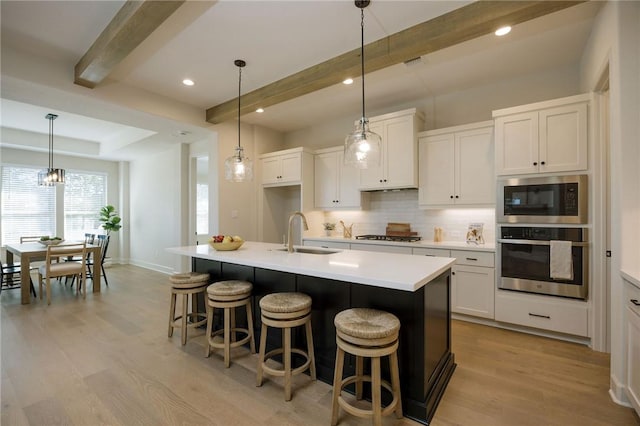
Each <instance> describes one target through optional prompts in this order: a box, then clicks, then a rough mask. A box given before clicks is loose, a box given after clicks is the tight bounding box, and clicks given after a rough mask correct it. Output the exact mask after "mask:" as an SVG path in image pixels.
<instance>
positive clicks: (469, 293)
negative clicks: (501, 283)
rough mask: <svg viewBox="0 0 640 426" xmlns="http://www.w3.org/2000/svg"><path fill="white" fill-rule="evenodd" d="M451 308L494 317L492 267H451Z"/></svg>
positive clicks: (474, 314)
mask: <svg viewBox="0 0 640 426" xmlns="http://www.w3.org/2000/svg"><path fill="white" fill-rule="evenodd" d="M451 272H452V279H451V310H452V311H453V312H457V313H461V314H466V315H473V316H476V317H482V318H490V319H493V317H494V281H495V280H494V278H495V270H494V268H481V267H477V266H454V267H453V268H451Z"/></svg>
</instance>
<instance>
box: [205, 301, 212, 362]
mask: <svg viewBox="0 0 640 426" xmlns="http://www.w3.org/2000/svg"><path fill="white" fill-rule="evenodd" d="M206 306H207V335H206V336H205V340H206V341H205V344H206V345H207V350H206V351H205V356H206V357H207V358H209V356H211V345H210V344H209V338H210V337H211V333H212V331H213V306H209V303H207V304H206Z"/></svg>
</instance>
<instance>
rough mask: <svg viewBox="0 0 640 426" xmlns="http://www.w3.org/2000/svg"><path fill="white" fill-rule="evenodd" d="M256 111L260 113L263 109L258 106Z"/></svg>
mask: <svg viewBox="0 0 640 426" xmlns="http://www.w3.org/2000/svg"><path fill="white" fill-rule="evenodd" d="M256 112H258V113H262V112H264V109H263V108H258V109H257V110H256Z"/></svg>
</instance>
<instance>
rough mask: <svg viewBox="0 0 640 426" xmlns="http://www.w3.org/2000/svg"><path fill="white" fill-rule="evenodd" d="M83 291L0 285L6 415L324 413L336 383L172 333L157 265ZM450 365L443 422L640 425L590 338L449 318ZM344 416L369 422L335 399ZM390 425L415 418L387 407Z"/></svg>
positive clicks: (124, 271)
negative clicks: (24, 294)
mask: <svg viewBox="0 0 640 426" xmlns="http://www.w3.org/2000/svg"><path fill="white" fill-rule="evenodd" d="M107 274H108V277H109V284H110V287H108V288H106V287H103V292H102V293H100V294H98V295H94V294H92V293H87V298H86V300H82V299H81V298H78V297H77V296H75V294H74V292H73V291H72V290H71V289H69V288H68V287H67V288H65V287H64V286H63V285H59V284H57V283H55V284H54V285H53V286H52V288H53V291H52V301H51V305H50V306H47V305H46V303H43V302H41V301H40V300H38V301H36V302H35V303H32V304H31V305H28V306H22V305H20V293H19V291H18V290H11V291H4V292H2V300H1V317H0V321H1V334H2V337H1V345H2V348H1V357H2V358H1V359H0V364H1V367H2V382H1V387H0V393H1V396H0V398H1V403H2V405H1V407H2V415H1V418H0V421H1V424H2V425H3V426H4V425H7V426H8V425H34V426H35V425H54V424H61V425H62V424H66V425H82V426H85V425H170V424H182V425H225V426H226V425H273V426H276V425H277V426H280V425H328V424H329V422H330V418H331V412H330V404H331V389H330V386H329V385H327V384H325V383H322V382H314V383H312V382H310V380H309V378H308V376H306V375H303V376H296V377H294V388H293V389H294V394H293V400H292V401H291V402H285V401H284V397H283V390H282V387H281V381H280V380H279V379H274V378H268V379H267V380H266V381H265V384H264V385H263V386H262V387H261V388H257V387H256V386H255V364H256V360H257V358H256V356H255V355H249V354H248V351H247V350H244V349H242V348H240V349H237V350H235V351H234V352H233V360H232V365H231V368H229V369H225V368H224V362H223V359H222V356H221V355H220V354H219V353H214V354H212V356H211V357H210V358H205V357H204V353H205V350H204V332H203V331H202V330H194V331H193V330H190V332H191V333H192V334H190V338H189V340H188V343H187V345H186V346H184V347H182V346H180V332H179V330H177V331H176V332H174V336H173V338H172V339H169V338H167V319H168V310H169V284H168V280H167V277H166V276H165V275H162V274H159V273H156V272H153V271H148V270H145V269H142V268H138V267H134V266H120V265H116V266H114V267H111V268H109V269H107ZM453 350H454V353H455V355H456V362H457V363H458V368H457V369H456V371H455V373H454V375H453V378H452V380H451V382H450V384H449V387H448V388H447V391H446V393H445V395H444V398H443V400H442V402H441V403H440V407H439V408H438V411H437V413H436V416H435V418H434V420H433V422H432V424H433V425H435V426H448V425H474V426H477V425H492V426H493V425H509V426H512V425H640V421H638V418H637V417H636V416H635V414H634V413H633V412H632V410H631V409H628V408H624V407H620V406H618V405H616V404H614V403H613V402H611V400H610V398H609V396H608V394H607V390H608V384H609V368H608V365H609V357H608V356H607V355H606V354H602V353H596V352H593V351H591V350H589V349H588V348H586V347H584V346H580V345H576V344H571V343H565V342H559V341H555V340H550V339H546V338H542V337H535V336H529V335H524V334H519V333H514V332H510V331H505V330H499V329H494V328H490V327H484V326H480V325H475V324H469V323H465V322H458V321H454V324H453ZM340 420H341V421H340V423H339V424H340V425H366V424H369V422H367V421H364V420H362V419H355V418H353V417H349V416H346V415H345V414H344V413H343V412H341V418H340ZM384 424H385V425H417V423H415V422H412V421H410V420H406V419H403V420H396V419H395V418H394V417H393V416H392V417H388V418H385V420H384Z"/></svg>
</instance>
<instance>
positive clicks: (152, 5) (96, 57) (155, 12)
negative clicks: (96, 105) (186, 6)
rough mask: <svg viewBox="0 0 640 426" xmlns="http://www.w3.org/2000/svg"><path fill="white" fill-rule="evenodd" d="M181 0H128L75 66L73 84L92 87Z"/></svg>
mask: <svg viewBox="0 0 640 426" xmlns="http://www.w3.org/2000/svg"><path fill="white" fill-rule="evenodd" d="M184 2H185V0H176V1H151V0H146V1H139V0H137V1H135V0H128V1H127V2H126V3H125V4H124V5H123V6H122V8H120V10H119V11H118V13H116V16H114V18H113V19H112V20H111V22H109V24H108V25H107V27H106V28H105V29H104V30H103V31H102V33H101V34H100V36H99V37H98V38H97V39H96V41H95V42H94V43H93V44H92V45H91V47H90V48H89V50H87V52H86V53H85V54H84V56H83V57H82V58H81V59H80V61H79V62H78V63H77V64H76V66H75V77H74V83H75V84H78V85H80V86H84V87H88V88H90V89H93V88H94V87H96V85H98V84H99V83H100V82H101V81H102V80H104V78H105V77H107V75H109V73H110V72H111V71H112V70H113V69H114V68H115V67H116V65H118V64H119V63H120V62H121V61H122V60H123V59H124V58H125V57H127V55H128V54H129V53H131V52H132V51H133V50H134V49H135V48H136V47H138V45H140V43H142V42H143V41H144V40H145V39H146V38H147V37H148V36H149V35H150V34H151V33H152V32H153V31H154V30H155V29H156V28H158V27H159V26H160V25H161V24H162V23H163V22H164V21H165V20H166V19H167V18H168V17H169V16H171V14H172V13H173V12H175V11H176V10H177V9H178V8H179V7H180V6H182V4H183V3H184Z"/></svg>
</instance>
